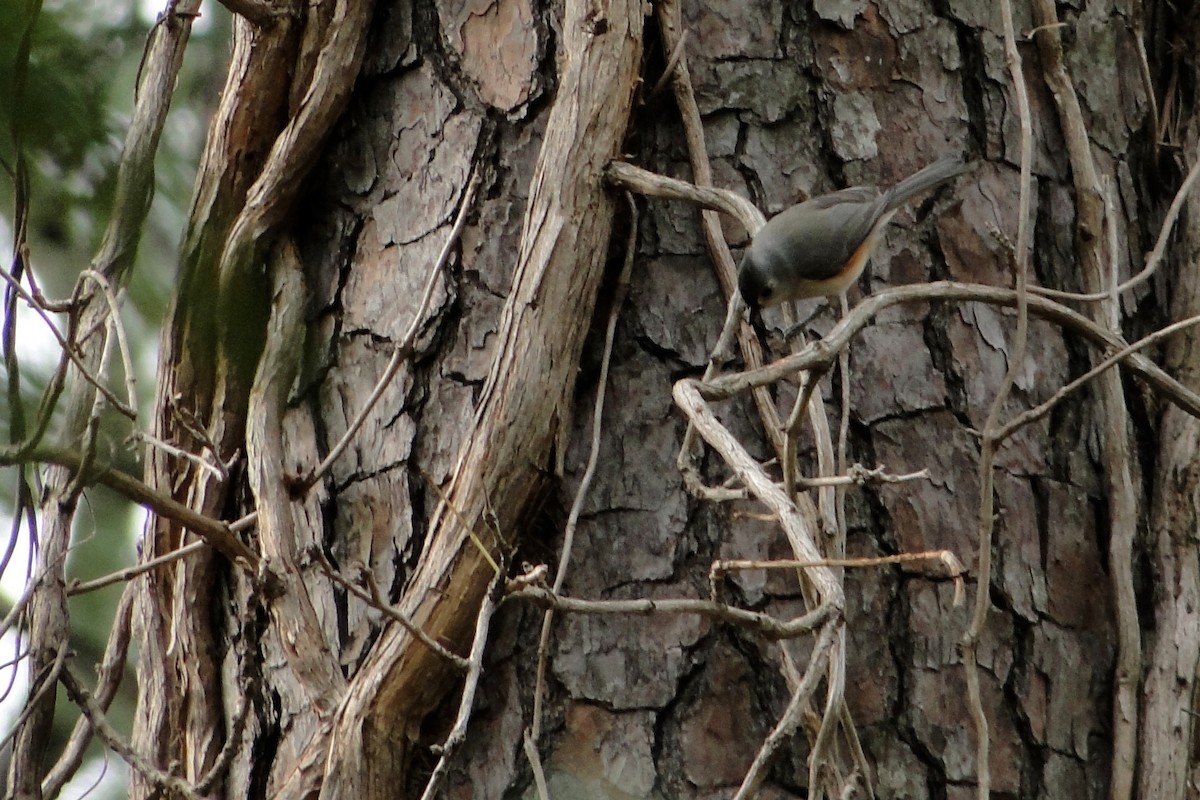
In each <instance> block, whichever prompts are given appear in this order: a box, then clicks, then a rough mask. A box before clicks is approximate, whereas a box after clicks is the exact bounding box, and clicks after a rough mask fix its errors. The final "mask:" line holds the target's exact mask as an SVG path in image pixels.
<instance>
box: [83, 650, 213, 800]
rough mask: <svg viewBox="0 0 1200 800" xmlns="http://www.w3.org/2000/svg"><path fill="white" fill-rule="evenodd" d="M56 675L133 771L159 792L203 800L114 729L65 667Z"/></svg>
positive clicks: (102, 737)
mask: <svg viewBox="0 0 1200 800" xmlns="http://www.w3.org/2000/svg"><path fill="white" fill-rule="evenodd" d="M59 677H60V679H61V680H62V684H63V686H64V687H66V690H67V694H68V695H69V696H70V698H71V701H72V702H73V703H75V705H77V706H78V707H79V710H80V711H81V712H83V715H84V716H85V717H87V719H88V722H89V723H90V724H91V726H92V728H93V729H94V730H95V732H96V734H97V735H98V736H99V737H100V739H101V740H102V741H103V742H104V743H105V744H106V745H108V748H109V749H110V750H112V751H113V752H114V753H116V754H117V755H119V756H120V757H121V758H122V759H124V760H125V763H126V764H128V765H129V766H130V767H132V768H133V769H134V770H136V771H137V772H138V774H139V775H141V776H142V778H143V779H145V780H146V782H147V783H150V784H152V785H153V786H155V787H156V788H158V789H159V790H161V791H166V792H173V793H176V794H179V795H181V796H183V797H185V798H188V800H203V797H202V795H200V794H198V793H197V792H196V790H195V789H194V788H193V787H192V785H191V784H189V783H188V782H187V781H185V780H183V779H181V778H177V777H175V776H174V775H169V774H167V773H165V772H162V771H161V770H159V769H158V768H156V767H155V766H154V765H153V764H151V763H150V762H149V761H147V760H146V759H145V758H143V757H142V756H141V755H140V754H139V753H137V751H135V750H134V749H133V748H132V747H130V746H129V744H128V743H127V742H126V741H125V740H124V739H123V738H122V737H121V734H120V733H118V732H117V730H116V728H114V727H113V726H112V724H111V723H110V722H109V721H108V719H106V718H105V716H104V710H103V709H101V708H100V706H99V704H98V703H96V700H95V699H94V698H93V697H92V696H91V695H90V694H89V693H88V691H87V689H85V688H84V686H83V683H82V682H81V681H80V680H79V679H78V678H76V677H75V675H74V673H72V672H71V668H70V667H69V666H67V667H65V668H64V669H63V671H62V674H61V675H60V676H59Z"/></svg>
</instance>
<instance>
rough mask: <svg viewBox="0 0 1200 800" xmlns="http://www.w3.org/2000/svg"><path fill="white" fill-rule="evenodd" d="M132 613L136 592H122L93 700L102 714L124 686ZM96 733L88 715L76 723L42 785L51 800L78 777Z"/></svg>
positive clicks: (130, 589)
mask: <svg viewBox="0 0 1200 800" xmlns="http://www.w3.org/2000/svg"><path fill="white" fill-rule="evenodd" d="M132 611H133V590H132V588H131V587H130V586H126V587H125V590H124V591H123V592H121V599H120V601H119V602H118V604H117V610H116V613H115V614H114V615H113V626H112V628H111V630H109V633H108V642H107V644H105V647H104V656H103V657H102V658H101V660H100V668H99V671H98V674H97V677H96V691H95V693H94V695H93V699H94V700H95V703H96V707H97V708H99V709H101V710H102V711H107V710H108V707H109V705H110V704H111V703H112V701H113V698H114V697H115V696H116V694H117V689H118V688H120V686H121V678H123V677H124V675H125V667H126V662H125V658H126V656H127V655H128V653H129V631H130V620H131V616H132ZM92 733H93V729H92V723H91V721H90V720H89V719H88V717H87V716H86V715H80V717H79V719H77V720H75V727H74V729H73V730H72V731H71V738H70V739H69V740H68V741H67V745H66V747H64V748H63V751H62V755H60V756H59V757H58V761H56V762H55V764H54V767H53V768H52V769H51V770H50V771H49V772H48V773H47V774H46V777H45V779H44V780H43V781H42V795H43V796H44V797H45V798H47V800H53V798H55V797H57V796H58V793H59V792H61V791H62V788H63V786H64V785H66V783H67V781H69V780H70V779H71V778H72V777H73V776H74V775H75V772H76V771H77V770H78V769H79V765H80V764H82V763H83V756H84V753H85V752H86V750H87V746H88V744H90V743H91V741H92Z"/></svg>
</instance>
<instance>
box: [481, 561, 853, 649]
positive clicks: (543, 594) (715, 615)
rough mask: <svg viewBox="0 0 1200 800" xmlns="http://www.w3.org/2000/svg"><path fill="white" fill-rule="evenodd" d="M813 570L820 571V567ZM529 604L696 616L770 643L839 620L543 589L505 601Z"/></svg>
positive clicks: (822, 609)
mask: <svg viewBox="0 0 1200 800" xmlns="http://www.w3.org/2000/svg"><path fill="white" fill-rule="evenodd" d="M812 566H815V567H820V566H822V565H820V564H814V565H812ZM509 600H528V601H530V602H533V603H537V604H538V605H541V606H545V607H546V608H553V609H554V610H555V611H561V612H563V613H566V614H645V615H649V614H696V615H698V616H702V617H709V618H711V619H716V620H720V621H721V622H727V623H729V624H730V625H737V626H738V627H739V628H743V629H745V630H749V631H752V632H754V633H757V634H759V635H760V636H762V637H764V638H766V639H770V640H780V639H794V638H796V637H798V636H805V635H808V634H811V633H812V632H813V631H814V630H816V629H817V628H818V627H820V626H821V625H824V624H825V623H827V622H828V621H829V620H830V619H832V618H833V617H834V616H835V611H834V609H833V607H831V606H830V605H828V604H826V605H822V606H818V607H817V608H816V609H815V610H813V611H810V612H808V613H807V614H804V615H803V616H800V617H796V618H794V619H791V620H780V619H777V618H775V617H772V616H770V615H768V614H763V613H760V612H758V611H746V610H745V609H741V608H738V607H737V606H731V605H726V604H725V603H718V602H716V601H714V600H695V599H684V598H680V599H674V598H671V599H664V600H652V599H649V598H638V599H634V600H581V599H579V598H576V597H563V596H561V595H559V594H557V593H555V592H553V591H551V590H550V589H547V588H545V587H543V586H526V587H524V588H522V589H518V590H517V591H515V592H511V593H509V594H508V595H506V596H505V598H504V601H505V602H508V601H509Z"/></svg>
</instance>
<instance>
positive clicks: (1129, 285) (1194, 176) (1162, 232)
mask: <svg viewBox="0 0 1200 800" xmlns="http://www.w3.org/2000/svg"><path fill="white" fill-rule="evenodd" d="M1197 180H1200V159H1197V161H1196V163H1195V164H1193V165H1192V168H1191V170H1189V171H1188V174H1187V177H1186V178H1184V181H1183V183H1182V184H1180V185H1179V189H1178V190H1176V192H1175V197H1174V198H1172V200H1171V206H1170V207H1169V208H1168V209H1167V214H1166V216H1165V217H1164V218H1163V222H1162V226H1161V227H1160V228H1159V229H1158V239H1156V240H1155V242H1154V249H1153V250H1151V251H1150V255H1148V256H1147V257H1146V264H1145V266H1143V267H1142V269H1141V271H1140V272H1138V274H1136V275H1134V276H1133V277H1131V278H1129V279H1128V280H1127V281H1125V282H1124V283H1122V284H1120V285H1119V286H1117V287H1116V288H1114V289H1105V290H1104V291H1100V292H1091V293H1076V292H1063V291H1059V290H1056V289H1047V288H1045V287H1041V286H1030V287H1029V291H1030V292H1034V293H1036V294H1040V295H1042V296H1044V297H1051V298H1054V299H1055V300H1074V301H1097V300H1109V299H1111V298H1112V297H1113V295H1114V294H1116V295H1120V294H1124V293H1125V292H1127V291H1129V290H1130V289H1133V288H1134V287H1136V286H1139V285H1140V284H1143V283H1145V282H1146V281H1148V280H1150V278H1151V276H1153V275H1154V273H1155V272H1157V271H1158V268H1159V266H1160V265H1161V264H1162V260H1163V256H1164V255H1166V252H1167V245H1168V244H1170V240H1171V234H1172V233H1173V232H1174V230H1175V222H1176V221H1177V220H1178V219H1179V212H1180V211H1181V210H1182V209H1183V204H1184V202H1185V201H1186V200H1187V198H1188V195H1190V194H1191V191H1192V188H1193V187H1194V186H1195V185H1196V181H1197ZM1113 224H1114V225H1115V222H1114V223H1113Z"/></svg>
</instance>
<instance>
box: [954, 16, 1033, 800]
mask: <svg viewBox="0 0 1200 800" xmlns="http://www.w3.org/2000/svg"><path fill="white" fill-rule="evenodd" d="M1012 13H1013V12H1012V5H1011V3H1010V2H1009V0H1000V16H1001V17H1002V19H1003V24H1004V53H1005V63H1006V64H1007V66H1008V71H1009V77H1010V80H1011V82H1012V89H1013V93H1014V94H1015V95H1016V101H1017V118H1018V120H1019V121H1020V126H1021V128H1020V130H1021V139H1020V142H1021V147H1020V153H1021V175H1020V184H1019V194H1018V200H1017V243H1016V248H1015V252H1014V253H1013V270H1014V272H1015V273H1016V274H1015V279H1016V305H1017V330H1016V334H1015V336H1014V337H1013V343H1012V346H1011V348H1010V352H1009V355H1008V369H1007V370H1006V371H1005V373H1004V378H1003V379H1002V380H1001V382H1000V386H999V388H998V389H997V390H996V394H995V396H994V397H993V398H992V403H991V407H990V408H989V409H988V415H987V419H986V421H985V422H984V426H983V437H982V443H981V446H980V454H979V487H980V488H979V516H978V523H977V524H978V536H979V561H978V564H977V568H976V569H977V575H976V579H977V581H978V583H977V585H976V590H975V607H974V609H973V611H972V614H971V621H970V623H969V625H968V627H967V630H966V631H965V632H964V633H963V636H962V639H961V641H960V647H961V648H962V658H963V668H964V672H965V675H966V682H967V704H968V708H969V710H970V716H971V720H972V722H973V723H974V726H975V737H976V739H975V770H976V776H977V794H978V797H979V800H988V798H989V797H990V795H991V784H992V777H991V770H990V761H989V752H990V742H991V740H990V736H989V732H988V721H987V713H986V711H985V710H984V706H983V697H982V694H981V690H980V686H979V662H978V659H977V655H976V647H977V646H978V643H979V637H980V636H981V635H982V633H983V626H984V622H985V620H986V618H987V611H988V607H989V605H990V600H991V580H992V536H993V532H994V525H995V521H994V520H995V518H994V515H993V511H992V507H993V502H994V500H993V497H992V486H993V479H994V476H993V470H994V467H995V456H996V446H997V443H998V440H997V439H996V431H997V429H998V426H999V422H1000V414H1001V413H1002V410H1003V405H1004V402H1005V400H1006V399H1007V398H1008V395H1009V393H1010V392H1011V390H1012V387H1013V385H1014V384H1015V383H1016V379H1017V375H1018V373H1019V372H1020V371H1021V370H1023V369H1024V368H1025V345H1026V340H1027V336H1028V329H1029V295H1028V293H1027V292H1026V284H1027V276H1028V274H1029V270H1028V262H1029V217H1030V192H1031V189H1032V183H1033V177H1032V166H1031V165H1032V160H1033V127H1032V120H1031V118H1030V112H1029V94H1028V90H1027V87H1026V86H1025V76H1024V73H1023V72H1022V67H1021V54H1020V52H1019V51H1018V50H1017V42H1016V32H1015V31H1014V29H1013V19H1012Z"/></svg>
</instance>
